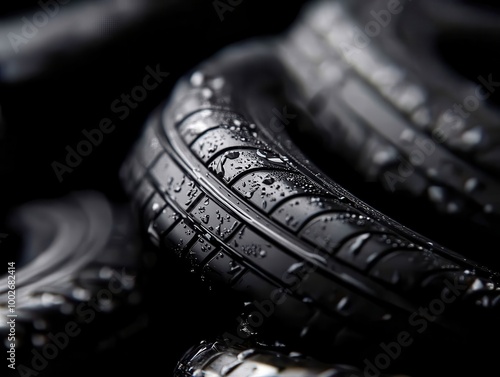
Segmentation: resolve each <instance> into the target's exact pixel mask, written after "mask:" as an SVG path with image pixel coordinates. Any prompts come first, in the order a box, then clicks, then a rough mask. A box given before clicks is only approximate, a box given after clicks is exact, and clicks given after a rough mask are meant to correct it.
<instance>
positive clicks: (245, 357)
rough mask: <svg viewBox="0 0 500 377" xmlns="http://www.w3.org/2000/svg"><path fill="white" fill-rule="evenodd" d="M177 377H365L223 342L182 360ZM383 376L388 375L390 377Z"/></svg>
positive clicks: (342, 368) (353, 370)
mask: <svg viewBox="0 0 500 377" xmlns="http://www.w3.org/2000/svg"><path fill="white" fill-rule="evenodd" d="M174 376H175V377H191V376H193V377H198V376H211V377H243V376H245V377H257V376H276V377H279V376H294V377H306V376H311V377H362V376H364V374H363V372H362V371H361V370H359V369H357V368H354V367H350V366H347V365H328V364H325V363H321V362H318V361H316V360H314V359H311V358H309V357H307V356H305V355H302V354H299V353H294V352H291V353H288V354H285V353H283V351H282V350H281V352H280V350H279V349H278V350H274V349H269V348H267V349H266V348H263V347H256V348H242V347H240V348H230V347H227V345H226V343H225V342H223V341H215V342H207V341H203V342H201V343H200V344H199V345H198V346H195V347H193V348H191V349H190V350H189V351H188V352H186V354H185V355H184V356H183V358H182V359H181V360H180V361H179V363H178V365H177V367H176V370H175V371H174ZM381 376H387V375H386V374H384V375H381Z"/></svg>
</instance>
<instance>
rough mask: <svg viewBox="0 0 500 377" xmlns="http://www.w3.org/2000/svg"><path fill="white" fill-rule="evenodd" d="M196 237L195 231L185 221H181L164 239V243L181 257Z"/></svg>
mask: <svg viewBox="0 0 500 377" xmlns="http://www.w3.org/2000/svg"><path fill="white" fill-rule="evenodd" d="M195 236H196V232H195V231H194V229H193V228H191V227H190V226H188V225H187V224H186V222H185V221H184V220H181V221H179V222H178V223H177V225H175V226H174V227H173V228H172V230H170V231H168V232H167V233H166V234H165V235H164V236H163V237H162V243H163V245H165V246H166V247H167V248H169V249H171V250H173V251H174V253H176V254H178V255H179V254H181V253H182V252H183V251H184V250H185V249H186V247H187V245H188V244H189V243H190V242H191V241H192V240H193V239H194V238H195Z"/></svg>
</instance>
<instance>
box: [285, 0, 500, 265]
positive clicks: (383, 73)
mask: <svg viewBox="0 0 500 377" xmlns="http://www.w3.org/2000/svg"><path fill="white" fill-rule="evenodd" d="M492 7H495V8H496V7H497V5H494V6H493V5H492ZM309 8H310V9H308V11H307V12H304V14H303V15H302V17H301V18H300V20H299V21H297V22H296V23H295V24H294V26H293V27H292V28H291V30H290V32H289V33H288V34H287V35H286V37H285V38H283V40H282V41H280V43H279V54H280V56H281V57H282V61H283V62H284V64H285V65H286V68H287V70H289V72H290V73H291V74H292V75H293V77H294V78H295V79H296V80H297V81H298V82H300V85H301V90H302V91H303V93H304V96H305V99H304V106H305V107H307V108H308V110H309V111H310V113H311V116H312V117H313V118H314V121H315V126H314V127H311V130H310V131H311V132H313V133H315V134H316V136H317V137H318V138H320V139H321V140H323V141H325V145H323V146H322V147H318V148H319V149H320V150H322V151H323V152H324V153H325V154H326V153H330V154H333V153H335V154H337V155H340V156H342V158H343V159H344V160H345V161H347V162H348V164H349V165H350V166H351V167H352V168H353V169H355V170H356V171H358V172H359V173H360V174H361V176H362V177H363V178H364V179H365V180H366V181H368V182H379V183H380V184H381V185H382V186H383V187H384V188H385V189H386V190H387V192H389V193H390V196H388V197H389V198H392V199H390V200H392V201H394V200H399V202H400V203H402V202H403V203H404V200H405V199H406V201H409V200H408V198H418V199H419V200H420V201H421V203H424V205H432V206H433V207H434V208H435V210H436V213H438V214H440V216H439V217H440V218H442V219H443V220H444V221H449V220H452V221H454V222H455V223H454V226H455V227H458V226H459V225H461V226H462V229H467V227H468V228H472V227H474V231H477V232H482V233H484V234H485V235H486V236H489V237H490V238H491V239H494V240H495V241H496V242H498V229H499V227H500V200H499V198H500V159H499V158H498V156H499V153H500V152H499V148H498V145H499V144H498V141H499V140H500V129H499V128H498V123H499V121H500V107H499V106H498V92H497V91H496V87H497V86H498V85H500V83H499V82H498V77H499V76H498V75H499V73H498V64H497V63H495V62H496V60H495V58H494V57H491V56H490V54H489V51H490V50H491V48H492V46H491V43H492V42H491V41H496V40H498V28H497V27H492V25H497V24H498V22H499V16H498V13H497V12H494V11H492V12H485V11H484V8H483V6H482V5H474V4H470V3H468V2H466V1H462V2H461V1H458V2H448V1H440V2H437V3H436V2H435V1H421V2H418V3H415V2H410V1H402V2H401V3H400V6H399V8H398V9H399V11H398V12H397V14H392V15H391V14H390V13H389V12H388V11H387V10H386V8H387V2H385V1H375V2H370V3H366V2H363V1H345V0H335V1H322V2H318V3H314V4H313V5H312V6H310V7H309ZM495 10H498V8H496V9H495ZM379 11H380V13H383V12H385V14H389V17H390V19H389V20H388V21H387V25H384V27H380V25H379V28H380V29H378V30H379V32H378V33H377V34H376V35H375V36H371V37H368V36H367V35H366V34H363V33H364V31H365V30H366V29H369V25H372V24H373V23H375V25H378V24H377V23H376V21H374V18H373V17H374V14H376V13H378V12H379ZM465 20H467V21H465ZM471 20H474V21H473V22H472V21H471ZM468 21H471V22H468ZM451 24H453V25H454V26H453V27H450V25H451ZM365 27H366V29H365ZM354 30H358V31H359V32H358V34H356V33H355V34H354V36H353V31H354ZM367 33H368V32H367ZM368 34H369V33H368ZM356 38H357V39H356ZM363 38H364V39H363ZM472 41H473V42H472ZM474 44H476V46H474ZM480 53H484V54H487V56H488V58H480V56H482V55H480ZM467 54H469V55H470V56H475V57H477V58H476V59H474V62H473V63H471V64H468V65H466V66H465V65H464V64H462V61H463V57H464V55H467ZM450 61H451V63H450ZM464 67H465V68H466V69H467V75H466V74H465V73H464V72H462V71H463V70H464ZM467 101H469V102H470V103H472V104H473V105H474V106H473V107H471V106H469V105H467V109H468V111H466V110H465V108H464V105H463V103H465V102H467ZM476 105H477V106H476ZM471 109H472V110H471ZM332 152H333V153H332ZM394 194H397V196H398V197H399V198H398V199H396V197H397V196H395V195H394ZM410 200H412V199H410ZM413 200H414V199H413ZM379 202H382V199H380V198H379ZM381 205H383V204H381ZM394 212H395V213H398V211H397V209H395V210H394ZM398 215H399V213H398ZM400 216H401V218H402V219H404V220H403V223H407V222H409V221H411V216H406V217H405V215H404V214H401V215H400ZM417 224H418V222H417ZM431 231H432V229H431ZM441 233H443V232H441ZM452 236H453V231H450V232H449V233H447V237H442V238H443V241H442V242H444V240H446V238H452ZM455 238H457V239H459V240H461V241H463V240H464V239H465V237H460V236H455ZM487 244H488V242H484V245H486V246H487ZM476 254H482V252H480V251H477V252H476ZM488 254H490V255H489V256H488V255H484V256H483V255H481V258H482V259H483V260H484V262H483V263H488V264H489V263H492V261H493V259H494V258H495V259H496V261H497V265H498V258H497V255H495V254H494V255H491V254H492V253H491V252H490V253H488ZM473 258H476V257H475V256H473Z"/></svg>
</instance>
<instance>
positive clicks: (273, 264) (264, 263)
mask: <svg viewBox="0 0 500 377" xmlns="http://www.w3.org/2000/svg"><path fill="white" fill-rule="evenodd" d="M228 245H229V246H230V247H233V248H235V249H236V250H237V251H238V252H239V253H240V254H241V255H242V256H243V257H244V258H245V259H247V260H249V261H250V262H251V263H253V264H256V265H257V266H259V268H260V269H261V270H263V271H265V272H267V273H269V274H271V275H272V276H274V277H275V278H278V279H279V280H280V281H282V282H284V283H285V284H287V285H288V284H290V279H288V275H289V274H290V273H289V270H290V268H291V267H292V266H294V265H296V264H297V263H298V262H299V260H298V259H296V258H292V257H291V256H289V255H288V254H286V253H285V252H284V251H283V250H281V249H280V248H278V247H277V246H275V245H274V244H273V243H272V242H270V241H268V240H266V239H264V238H263V237H261V236H260V235H258V234H257V233H255V232H254V231H253V230H251V229H249V228H248V227H247V228H242V229H241V230H240V231H239V232H237V233H235V234H234V235H233V236H232V237H231V238H230V239H229V240H228Z"/></svg>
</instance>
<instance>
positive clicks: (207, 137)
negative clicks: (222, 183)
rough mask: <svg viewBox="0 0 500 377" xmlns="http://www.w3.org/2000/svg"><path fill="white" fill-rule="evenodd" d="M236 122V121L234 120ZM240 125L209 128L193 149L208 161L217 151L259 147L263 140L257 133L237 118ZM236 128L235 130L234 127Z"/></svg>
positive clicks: (199, 156)
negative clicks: (258, 137)
mask: <svg viewBox="0 0 500 377" xmlns="http://www.w3.org/2000/svg"><path fill="white" fill-rule="evenodd" d="M233 123H234V121H233ZM236 123H237V124H238V126H235V125H233V126H227V125H224V126H223V127H219V128H216V129H211V130H208V131H207V132H206V133H204V134H203V135H201V136H200V137H199V138H198V139H196V141H195V142H194V143H193V144H192V146H191V150H192V151H193V153H194V154H195V155H196V156H198V158H199V159H201V160H202V161H203V162H205V163H207V162H209V161H210V159H212V158H213V157H214V156H215V155H216V154H217V153H220V152H221V151H225V150H227V149H234V148H238V147H243V148H251V147H253V148H259V147H261V146H262V145H261V141H260V140H258V139H257V138H256V136H257V134H256V133H255V132H254V131H252V130H251V129H250V127H249V126H248V125H247V124H246V123H241V124H240V121H238V120H236ZM233 127H234V128H235V130H234V131H233V130H232V128H233Z"/></svg>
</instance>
